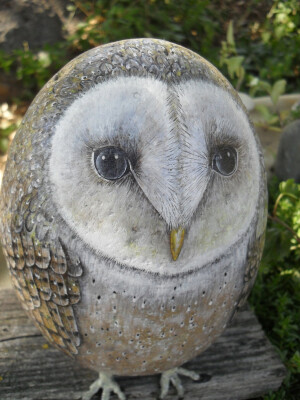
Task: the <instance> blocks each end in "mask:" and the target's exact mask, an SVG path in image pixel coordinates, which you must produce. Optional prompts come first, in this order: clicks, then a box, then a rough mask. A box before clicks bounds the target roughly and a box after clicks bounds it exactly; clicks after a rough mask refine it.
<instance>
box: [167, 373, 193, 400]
mask: <svg viewBox="0 0 300 400" xmlns="http://www.w3.org/2000/svg"><path fill="white" fill-rule="evenodd" d="M179 375H183V376H186V377H188V378H191V379H193V380H194V381H197V380H198V379H200V376H199V375H198V374H197V373H196V372H194V371H189V370H187V369H185V368H172V369H169V370H168V371H166V372H163V373H162V374H161V378H160V386H161V392H160V396H159V398H160V399H164V398H165V397H166V395H167V393H168V391H169V387H170V383H172V385H173V386H174V387H175V389H176V390H177V394H178V397H179V398H181V397H183V395H184V388H183V386H182V383H181V380H180V378H179Z"/></svg>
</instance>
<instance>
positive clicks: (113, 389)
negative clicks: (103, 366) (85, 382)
mask: <svg viewBox="0 0 300 400" xmlns="http://www.w3.org/2000/svg"><path fill="white" fill-rule="evenodd" d="M99 389H102V396H101V400H109V398H110V394H111V393H115V394H116V395H117V396H118V397H119V399H120V400H126V397H125V394H124V393H123V392H122V391H121V389H120V386H119V385H118V384H117V382H115V381H114V379H113V377H112V375H109V374H106V373H104V372H100V373H99V378H98V379H97V380H96V381H95V382H93V383H92V384H91V386H90V389H89V391H88V392H86V393H85V394H84V395H83V396H82V400H90V399H91V398H92V397H93V396H94V394H95V393H97V392H98V390H99Z"/></svg>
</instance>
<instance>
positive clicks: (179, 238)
mask: <svg viewBox="0 0 300 400" xmlns="http://www.w3.org/2000/svg"><path fill="white" fill-rule="evenodd" d="M183 240H184V229H183V228H181V227H179V228H178V229H172V231H171V233H170V248H171V253H172V258H173V260H174V261H176V260H177V258H178V256H179V254H180V251H181V248H182V245H183Z"/></svg>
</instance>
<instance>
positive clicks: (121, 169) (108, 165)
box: [94, 146, 129, 181]
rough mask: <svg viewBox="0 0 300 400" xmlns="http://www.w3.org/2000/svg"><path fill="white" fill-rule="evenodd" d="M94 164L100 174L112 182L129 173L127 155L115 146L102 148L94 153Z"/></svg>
mask: <svg viewBox="0 0 300 400" xmlns="http://www.w3.org/2000/svg"><path fill="white" fill-rule="evenodd" d="M94 163H95V167H96V170H97V172H98V174H99V175H100V176H101V177H102V178H104V179H108V180H110V181H114V180H116V179H120V178H122V176H124V175H125V174H126V173H127V172H129V163H128V157H127V155H126V153H125V152H124V151H123V150H122V149H120V148H118V147H114V146H107V147H102V149H98V150H96V151H95V152H94Z"/></svg>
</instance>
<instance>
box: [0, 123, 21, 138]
mask: <svg viewBox="0 0 300 400" xmlns="http://www.w3.org/2000/svg"><path fill="white" fill-rule="evenodd" d="M16 129H17V124H11V125H9V126H8V127H7V128H4V129H0V137H1V138H7V137H8V136H9V135H10V134H11V133H12V132H14V131H15V130H16Z"/></svg>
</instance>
